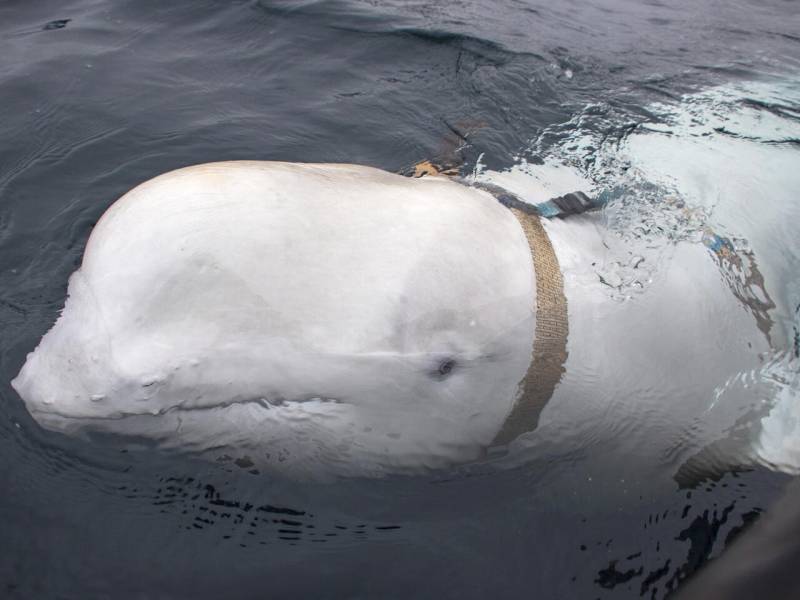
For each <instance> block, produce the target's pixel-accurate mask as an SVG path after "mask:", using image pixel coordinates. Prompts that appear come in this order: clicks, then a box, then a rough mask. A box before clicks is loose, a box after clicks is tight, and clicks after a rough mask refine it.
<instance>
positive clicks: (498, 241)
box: [12, 162, 794, 479]
mask: <svg viewBox="0 0 800 600" xmlns="http://www.w3.org/2000/svg"><path fill="white" fill-rule="evenodd" d="M518 171H519V170H518V169H511V170H509V171H507V172H502V173H497V172H485V173H484V175H483V177H484V178H485V179H486V180H487V182H489V183H494V184H497V185H500V186H502V187H503V188H504V189H506V190H509V191H510V192H512V193H514V194H516V195H517V197H518V198H520V199H522V200H524V201H527V202H530V203H533V204H536V203H538V202H541V201H544V200H546V199H547V198H548V197H550V196H554V195H557V194H561V193H565V192H568V191H571V190H572V189H573V188H575V187H576V186H580V185H581V182H579V181H574V180H570V178H567V179H566V180H563V181H562V180H561V179H563V177H564V173H563V170H560V169H556V170H554V171H552V172H549V171H548V167H547V166H546V165H544V166H537V167H536V177H538V178H542V177H545V176H546V175H547V174H548V173H550V175H551V176H552V177H551V180H550V181H548V182H544V181H542V182H540V183H541V185H539V186H538V187H537V184H536V181H535V180H533V179H532V178H531V177H528V176H525V177H517V175H520V173H519V172H518ZM545 179H546V177H545ZM542 226H543V227H544V230H545V232H546V236H547V238H548V239H549V242H550V243H551V244H552V248H553V251H554V253H555V256H556V258H557V262H558V266H559V269H560V271H561V275H562V277H563V293H564V296H565V297H566V301H567V302H566V304H567V309H568V319H567V320H568V331H569V333H568V338H567V339H566V342H565V344H566V347H565V350H566V352H565V354H564V356H565V362H564V364H563V367H564V368H563V369H562V372H563V374H562V375H559V377H558V383H557V386H556V387H555V389H554V391H553V392H552V395H551V396H549V397H548V398H549V401H548V402H546V403H545V404H544V405H543V409H542V410H541V418H540V417H539V415H538V414H537V418H536V422H535V423H533V424H532V426H531V427H529V428H527V429H526V428H525V427H515V428H514V431H515V435H514V437H516V436H517V435H519V434H520V432H521V433H522V434H523V435H522V437H521V440H520V442H517V441H515V440H512V442H513V443H512V447H516V448H522V449H524V448H525V444H527V443H528V441H530V440H531V439H533V440H534V441H535V440H536V439H546V437H547V436H548V435H551V436H555V438H556V439H557V440H558V443H560V444H567V445H568V446H570V447H572V448H579V447H580V446H581V445H582V444H585V443H592V440H594V439H599V438H602V437H607V438H610V439H613V438H616V437H618V436H620V432H621V431H622V432H626V433H624V435H625V436H626V437H628V438H630V437H631V436H641V438H642V440H641V444H642V445H643V447H646V448H648V449H649V451H650V452H652V453H653V455H654V456H656V457H660V456H674V458H673V459H672V460H673V462H674V464H675V465H680V464H681V463H682V462H686V464H689V468H687V469H683V467H681V468H682V469H683V470H684V471H687V472H688V473H689V475H687V476H686V478H688V479H692V478H696V476H695V474H694V473H695V471H697V468H696V467H695V466H694V465H698V464H699V465H700V467H699V470H700V471H709V470H714V469H716V468H717V467H716V466H714V463H717V462H720V460H718V455H719V452H718V451H717V450H715V451H714V452H711V453H706V454H707V455H708V456H705V455H702V454H701V456H700V459H697V460H695V459H693V456H694V455H696V454H697V453H698V452H700V451H701V450H702V449H703V448H704V446H705V445H706V444H707V443H709V442H710V441H712V442H713V441H714V440H719V439H724V438H726V436H728V435H729V432H731V431H734V429H732V428H733V427H734V426H735V424H736V423H738V422H740V421H741V419H742V418H743V416H744V417H746V418H747V419H748V420H749V421H751V422H756V423H757V422H758V419H759V418H761V417H763V416H764V415H763V412H758V410H759V409H758V408H757V407H756V409H755V412H754V411H753V410H750V409H749V408H748V407H752V406H753V403H752V401H751V399H750V397H751V393H750V392H749V391H748V389H747V379H746V377H747V375H746V374H747V373H759V372H761V371H759V370H763V369H766V368H769V366H770V365H769V363H765V360H764V357H765V356H769V355H770V354H771V353H773V352H774V351H775V348H781V347H784V346H785V344H786V341H785V338H786V336H785V335H783V334H782V332H781V330H780V328H779V327H778V326H777V324H775V323H773V322H772V320H771V317H770V315H772V314H774V311H773V310H769V311H766V312H765V310H764V307H765V306H767V307H768V306H769V304H768V303H766V301H764V300H762V298H766V300H769V295H768V290H769V285H768V284H767V287H764V280H763V278H760V277H750V278H749V279H747V281H748V282H750V283H749V284H747V286H745V287H742V284H741V283H740V282H739V279H738V274H740V273H744V274H747V273H749V272H751V271H752V269H753V268H755V263H753V264H752V265H751V266H748V264H749V263H748V264H745V263H731V260H733V259H732V258H731V257H730V256H729V255H728V254H725V253H724V252H722V251H720V250H718V251H716V253H715V252H714V251H710V250H709V248H708V247H707V245H705V244H703V243H699V242H698V241H697V240H693V239H686V240H683V241H679V242H677V243H674V244H670V245H668V246H666V247H664V249H663V252H662V253H661V254H660V255H658V256H656V257H655V260H653V257H651V256H650V255H648V258H647V259H646V260H645V258H644V257H643V256H637V255H636V254H635V253H634V252H632V251H631V249H630V248H627V247H626V245H625V243H623V242H621V241H620V240H618V239H616V238H615V237H614V236H611V235H609V232H608V230H607V229H606V227H605V224H604V220H603V216H602V214H597V213H592V214H588V213H587V214H582V215H576V216H572V217H570V218H569V219H564V220H560V219H555V220H552V221H546V220H542ZM722 250H725V249H724V248H722ZM620 257H622V258H624V260H625V264H626V265H627V266H626V267H625V269H627V273H629V274H632V275H631V276H632V277H635V278H636V279H635V280H634V281H632V284H631V285H632V286H633V287H636V286H641V287H642V291H641V293H632V295H631V294H629V295H628V296H626V299H624V300H621V299H620V294H621V293H622V292H623V291H625V289H627V288H625V286H620V285H619V282H618V281H614V280H613V276H614V272H613V271H611V270H610V269H609V265H611V266H614V265H616V264H618V263H619V260H620ZM642 261H644V267H647V268H643V267H642ZM731 264H734V266H736V265H740V266H741V265H742V264H743V265H744V266H745V270H742V269H741V268H740V266H737V267H736V268H737V269H738V271H737V272H735V273H734V272H732V271H731V269H730V265H731ZM648 265H649V267H648ZM748 269H749V270H748ZM609 272H610V273H611V275H609V274H608V273H609ZM753 272H754V273H757V272H756V271H753ZM748 286H749V287H748ZM629 287H630V286H629ZM625 293H626V294H628V292H625ZM765 294H766V296H765ZM543 297H544V295H543ZM536 306H537V273H536V272H535V268H534V261H533V258H532V245H531V244H529V241H528V239H526V233H525V231H524V228H523V226H522V224H521V222H520V221H519V220H518V218H517V217H516V216H515V215H514V213H513V212H512V211H510V210H508V209H507V208H506V207H505V206H503V205H502V204H501V203H499V202H498V201H497V199H496V198H495V197H494V196H492V195H491V194H490V193H488V192H486V191H483V190H482V189H478V188H472V187H468V186H466V185H463V184H461V183H458V182H456V181H452V180H450V179H447V178H445V177H423V178H420V179H412V178H407V177H401V176H399V175H394V174H390V173H387V172H385V171H381V170H379V169H374V168H370V167H363V166H355V165H334V164H314V165H312V164H295V163H277V162H227V163H212V164H207V165H199V166H195V167H189V168H185V169H180V170H178V171H174V172H171V173H167V174H165V175H161V176H159V177H156V178H155V179H152V180H150V181H148V182H146V183H144V184H142V185H140V186H139V187H137V188H135V189H133V190H132V191H131V192H129V193H128V194H126V195H125V196H123V197H122V198H121V199H120V200H118V201H117V202H116V203H115V204H113V205H112V206H111V207H110V208H109V209H108V211H107V212H106V213H105V214H104V216H103V217H102V218H101V220H100V221H99V222H98V224H97V226H96V227H95V228H94V230H93V232H92V234H91V236H90V239H89V241H88V243H87V246H86V250H85V254H84V257H83V262H82V265H81V267H80V269H79V270H78V271H76V272H75V273H74V274H73V275H72V276H71V278H70V281H69V287H68V298H67V301H66V305H65V307H64V310H63V312H62V314H61V316H60V317H59V319H58V320H57V322H56V323H55V325H54V326H53V328H52V329H51V330H50V331H49V332H48V333H47V334H46V335H45V336H44V338H43V339H42V340H41V342H40V344H39V346H38V347H37V348H36V349H35V351H34V352H32V353H31V354H30V355H29V356H28V359H27V361H26V363H25V365H24V366H23V368H22V370H21V371H20V373H19V375H18V376H17V378H16V379H15V380H14V381H13V382H12V384H13V386H14V387H15V389H16V390H17V391H18V392H19V394H20V396H21V397H22V399H23V400H24V401H25V403H26V406H27V408H28V410H29V411H30V413H31V415H32V416H33V417H34V419H35V420H36V421H38V422H39V423H40V424H41V425H42V426H43V427H45V428H47V429H52V430H56V431H60V432H63V433H67V434H70V435H76V436H83V437H89V438H92V439H94V437H96V435H95V434H113V435H111V436H103V437H104V439H107V438H108V437H110V438H112V439H115V440H117V439H119V440H130V441H131V443H133V442H135V443H137V444H138V443H141V442H143V441H144V442H146V443H147V444H148V445H153V446H156V447H157V448H161V449H165V450H180V451H182V452H189V453H192V454H197V455H202V456H203V457H207V458H210V459H212V460H222V461H234V462H235V463H236V464H237V465H239V466H245V467H246V468H249V467H250V466H255V467H256V468H258V469H265V470H271V471H276V472H281V473H285V474H288V475H290V476H293V477H300V478H305V477H311V478H327V477H329V476H352V475H356V476H380V475H385V474H389V473H419V472H424V471H427V470H430V469H438V468H441V467H446V466H449V465H454V464H459V463H464V462H468V461H471V460H474V459H477V458H480V457H482V456H485V455H486V450H487V449H488V448H489V447H491V446H492V444H493V443H494V442H495V441H496V440H497V439H498V438H497V436H498V433H499V432H501V431H502V430H504V429H505V427H504V425H507V424H508V423H509V422H512V420H513V418H512V417H513V414H514V410H515V407H518V406H519V404H520V403H521V397H522V392H521V390H522V388H523V387H524V386H523V384H524V383H526V382H527V386H528V387H531V386H533V387H534V388H535V386H536V384H537V383H538V380H537V379H536V378H535V377H534V378H532V377H531V375H530V374H531V372H532V371H531V370H530V368H531V366H532V364H533V363H535V357H534V354H535V353H534V352H533V349H534V346H535V344H536V341H537V339H536V338H537V335H536V332H537V331H538V329H537V314H536V311H535V307H536ZM542 322H543V323H544V322H546V321H545V320H544V319H542ZM742 374H745V376H744V377H745V378H743V376H742ZM539 408H542V407H539ZM743 411H749V412H743ZM712 413H713V417H714V418H713V419H710V418H707V415H709V414H712ZM754 419H755V421H754ZM665 423H670V429H669V430H668V431H671V432H672V433H669V434H667V435H662V436H660V437H653V436H652V435H650V433H649V432H650V431H651V429H650V428H652V427H657V428H663V424H665ZM523 424H524V423H523ZM537 425H538V429H537V432H538V433H537V434H535V435H534V436H532V437H530V436H527V435H524V434H525V432H526V431H530V430H532V429H533V428H534V427H535V426H537ZM767 429H768V428H767V427H766V426H765V427H763V428H762V429H761V431H762V434H763V432H767ZM688 431H691V432H692V434H691V436H689V435H687V434H686V433H685V432H688ZM756 435H758V433H756ZM537 436H539V437H538V438H537ZM751 437H752V436H751ZM761 437H762V438H763V437H764V435H762V436H761ZM779 437H780V440H783V439H784V438H785V437H786V436H779ZM526 440H527V441H526ZM780 440H778V441H780ZM761 443H762V445H763V440H761ZM721 448H723V450H724V453H726V454H728V455H730V456H733V455H734V454H737V455H738V456H736V457H734V459H733V460H736V461H744V462H746V461H747V460H750V455H751V454H752V452H751V451H750V450H749V449H747V450H746V452H745V453H744V454H742V452H741V449H736V450H735V452H733V451H730V450H729V449H725V448H727V447H726V446H724V445H723V446H721ZM712 449H713V448H712ZM645 456H646V454H645V453H642V460H647V459H646V458H645ZM650 460H660V458H655V459H650ZM721 462H722V463H723V468H726V467H725V464H724V463H725V457H724V456H723V457H722V461H721ZM780 468H783V469H786V468H787V467H786V466H785V465H784V466H781V467H780ZM792 468H794V467H792ZM701 474H702V473H701ZM680 477H683V476H682V475H680V473H679V478H680Z"/></svg>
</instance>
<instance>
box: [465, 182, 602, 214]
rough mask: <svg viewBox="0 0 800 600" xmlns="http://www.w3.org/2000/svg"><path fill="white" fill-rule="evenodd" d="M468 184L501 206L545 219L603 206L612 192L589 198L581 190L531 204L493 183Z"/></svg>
mask: <svg viewBox="0 0 800 600" xmlns="http://www.w3.org/2000/svg"><path fill="white" fill-rule="evenodd" d="M469 185H472V186H474V187H476V188H479V189H482V190H485V191H487V192H489V193H490V194H492V195H493V196H494V197H495V198H497V201H498V202H500V204H502V205H503V206H507V207H508V208H516V209H518V210H521V211H522V212H526V213H535V214H537V215H539V216H540V217H543V218H545V219H555V218H559V219H563V218H564V217H568V216H570V215H579V214H581V213H585V212H588V211H591V210H597V209H599V208H602V207H603V206H605V205H606V204H607V203H608V201H609V200H610V199H611V198H612V197H613V193H610V192H603V193H601V194H598V195H597V196H596V197H595V198H590V197H589V196H587V195H586V194H584V193H583V192H570V193H569V194H564V195H563V196H557V197H555V198H551V199H550V200H546V201H544V202H540V203H538V204H531V203H530V202H525V201H524V200H521V199H520V198H519V197H518V196H517V195H516V194H513V193H512V192H509V191H508V190H505V189H503V188H501V187H500V186H498V185H494V184H493V183H485V182H482V181H478V182H471V183H470V184H469Z"/></svg>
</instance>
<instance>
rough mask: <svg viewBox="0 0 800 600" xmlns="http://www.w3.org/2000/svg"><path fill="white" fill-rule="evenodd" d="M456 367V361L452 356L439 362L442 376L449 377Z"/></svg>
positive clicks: (439, 372)
mask: <svg viewBox="0 0 800 600" xmlns="http://www.w3.org/2000/svg"><path fill="white" fill-rule="evenodd" d="M455 368H456V361H455V360H453V359H452V358H446V359H445V360H443V361H442V362H440V363H439V368H438V369H437V372H438V374H439V375H440V376H441V377H447V376H448V375H450V373H452V372H453V369H455Z"/></svg>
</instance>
